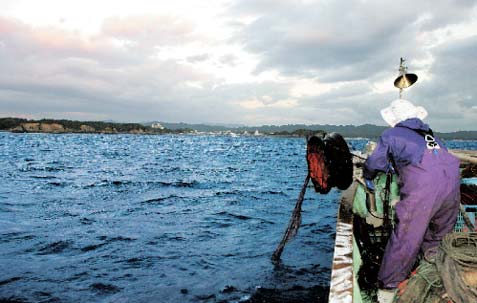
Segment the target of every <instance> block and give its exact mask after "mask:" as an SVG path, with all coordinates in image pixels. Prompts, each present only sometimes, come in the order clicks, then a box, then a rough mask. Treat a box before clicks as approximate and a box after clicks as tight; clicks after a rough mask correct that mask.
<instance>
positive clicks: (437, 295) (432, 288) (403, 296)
mask: <svg viewBox="0 0 477 303" xmlns="http://www.w3.org/2000/svg"><path fill="white" fill-rule="evenodd" d="M442 285H443V284H442V280H441V277H440V275H439V272H438V270H437V267H436V265H435V264H434V263H430V262H427V261H422V262H421V263H420V265H419V266H418V267H417V269H416V271H415V272H414V273H413V275H412V276H411V278H409V279H408V280H406V281H404V282H403V283H401V285H399V287H398V291H397V294H396V297H395V298H394V301H393V302H394V303H411V302H412V303H447V302H449V300H448V299H447V298H446V295H445V290H444V289H443V287H442Z"/></svg>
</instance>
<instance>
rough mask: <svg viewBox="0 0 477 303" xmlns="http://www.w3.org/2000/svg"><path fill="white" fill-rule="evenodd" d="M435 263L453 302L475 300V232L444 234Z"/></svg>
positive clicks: (476, 247) (476, 285)
mask: <svg viewBox="0 0 477 303" xmlns="http://www.w3.org/2000/svg"><path fill="white" fill-rule="evenodd" d="M436 265H437V268H438V269H439V272H440V275H441V277H442V282H443V285H444V287H445V289H446V290H447V293H448V294H449V297H450V298H451V299H452V300H453V301H454V302H456V303H468V302H477V233H451V234H448V235H447V236H445V237H444V239H443V240H442V243H441V246H440V249H439V251H438V253H437V257H436Z"/></svg>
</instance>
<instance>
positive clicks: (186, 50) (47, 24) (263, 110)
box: [0, 0, 477, 131]
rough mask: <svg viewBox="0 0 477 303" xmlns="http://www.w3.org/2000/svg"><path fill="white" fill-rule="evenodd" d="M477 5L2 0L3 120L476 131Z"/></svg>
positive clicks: (442, 1)
mask: <svg viewBox="0 0 477 303" xmlns="http://www.w3.org/2000/svg"><path fill="white" fill-rule="evenodd" d="M476 55H477V1H475V0H434V1H427V0H423V1H415V0H412V1H411V0H401V1H382V0H360V1H355V0H352V1H351V0H333V1H332V0H320V1H315V0H253V1H250V0H207V1H190V0H174V1H170V0H168V1H165V0H164V1H163V0H158V1H146V0H135V1H124V0H115V1H109V0H101V1H100V0H82V1H69V0H42V1H37V0H2V1H0V117H8V116H11V117H25V118H32V119H39V118H56V119H60V118H61V119H74V120H114V121H120V122H146V121H163V122H186V123H210V124H212V123H213V124H243V125H249V126H258V125H264V124H273V125H284V124H295V123H298V124H335V125H347V124H354V125H361V124H366V123H371V124H377V125H384V124H385V122H384V121H383V120H382V118H381V116H380V113H379V112H380V110H381V109H382V108H384V107H386V106H388V105H389V103H390V102H391V101H393V100H394V99H397V98H398V97H399V93H398V90H397V89H396V88H395V87H394V86H393V81H394V79H395V78H396V77H397V76H398V67H399V60H400V58H401V57H404V58H405V59H406V65H407V66H408V68H409V72H412V73H416V74H417V75H418V76H419V80H418V81H417V83H416V84H415V85H413V86H412V87H410V88H408V89H406V90H405V91H404V93H403V97H404V98H405V99H408V100H410V101H412V102H414V103H415V104H416V105H420V106H424V107H425V108H426V109H427V111H428V112H429V116H428V118H426V120H425V122H427V123H429V124H430V125H431V127H432V128H433V129H434V130H437V131H457V130H477V124H476V122H477V56H476Z"/></svg>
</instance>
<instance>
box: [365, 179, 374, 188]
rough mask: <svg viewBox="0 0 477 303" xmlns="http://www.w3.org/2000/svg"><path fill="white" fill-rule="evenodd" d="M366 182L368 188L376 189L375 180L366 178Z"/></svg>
mask: <svg viewBox="0 0 477 303" xmlns="http://www.w3.org/2000/svg"><path fill="white" fill-rule="evenodd" d="M364 181H365V183H366V188H367V189H369V190H370V191H374V189H375V188H374V183H373V180H369V179H365V180H364Z"/></svg>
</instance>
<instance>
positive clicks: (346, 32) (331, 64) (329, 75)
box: [230, 0, 475, 82]
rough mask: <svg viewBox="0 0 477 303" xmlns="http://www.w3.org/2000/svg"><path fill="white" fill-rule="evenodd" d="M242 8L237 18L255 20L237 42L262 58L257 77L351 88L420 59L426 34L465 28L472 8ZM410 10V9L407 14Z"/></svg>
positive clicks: (282, 4) (265, 2) (405, 4)
mask: <svg viewBox="0 0 477 303" xmlns="http://www.w3.org/2000/svg"><path fill="white" fill-rule="evenodd" d="M298 3H299V5H297V2H295V1H270V0H257V1H238V2H237V3H236V4H235V5H234V6H232V7H231V8H230V14H231V15H242V16H254V17H255V18H256V19H255V21H254V22H252V23H250V24H247V25H243V26H242V28H241V30H238V31H237V32H236V35H235V36H234V37H233V39H234V41H239V42H240V43H242V44H243V45H244V47H245V48H246V49H247V50H248V51H250V52H253V53H256V54H257V55H259V56H260V57H261V62H260V64H259V66H258V68H257V72H258V73H259V72H262V71H265V70H268V69H278V70H279V71H280V72H282V73H284V74H289V75H303V76H315V77H318V78H319V79H320V81H332V82H334V81H338V80H341V81H352V80H358V79H363V78H367V77H371V76H373V75H374V74H376V73H379V72H380V71H381V70H382V68H386V69H387V70H390V69H392V68H393V67H394V66H395V64H396V63H395V62H396V61H397V60H398V59H399V57H401V56H406V55H407V57H411V58H413V60H416V59H422V58H423V57H425V56H426V51H425V49H423V48H422V47H416V46H417V45H419V44H420V41H419V37H420V36H421V34H422V31H429V30H435V29H436V28H442V27H446V26H447V25H449V24H453V23H455V22H464V21H466V20H468V19H469V18H470V16H471V12H472V9H471V8H472V6H474V5H475V3H472V2H470V1H467V2H459V4H455V2H454V1H440V2H439V3H438V4H437V3H435V1H421V2H415V1H399V2H391V3H390V2H383V1H344V0H342V1H333V3H330V2H323V1H300V2H298ZM410 7H412V9H408V8H410Z"/></svg>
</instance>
